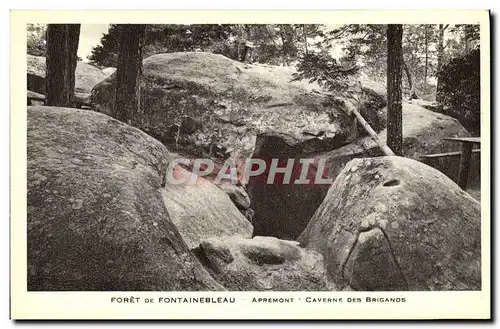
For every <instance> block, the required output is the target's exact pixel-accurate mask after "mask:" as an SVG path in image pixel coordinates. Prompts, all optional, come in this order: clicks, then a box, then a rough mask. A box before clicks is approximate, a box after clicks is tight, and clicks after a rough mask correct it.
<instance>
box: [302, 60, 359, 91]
mask: <svg viewBox="0 0 500 329" xmlns="http://www.w3.org/2000/svg"><path fill="white" fill-rule="evenodd" d="M357 71H358V67H356V66H352V67H343V66H342V65H340V64H339V62H338V61H337V60H336V59H335V58H333V57H332V56H331V55H330V54H329V53H327V52H324V51H323V52H320V53H308V54H307V55H305V56H304V57H303V58H302V60H301V61H300V63H299V65H298V66H297V73H294V78H293V81H296V80H302V79H307V80H309V82H317V83H318V84H319V85H320V86H322V87H324V88H325V89H327V90H329V91H331V92H338V91H347V90H348V88H349V87H350V81H349V79H348V78H349V77H350V76H351V75H352V74H355V73H356V72H357Z"/></svg>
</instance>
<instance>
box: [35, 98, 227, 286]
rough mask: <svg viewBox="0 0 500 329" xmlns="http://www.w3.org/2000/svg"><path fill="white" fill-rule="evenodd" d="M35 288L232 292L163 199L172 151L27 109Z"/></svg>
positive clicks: (83, 116) (91, 121) (58, 113)
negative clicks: (192, 246)
mask: <svg viewBox="0 0 500 329" xmlns="http://www.w3.org/2000/svg"><path fill="white" fill-rule="evenodd" d="M27 152H28V164H27V181H28V184H27V188H28V196H27V198H28V204H27V241H28V246H27V248H28V254H27V256H28V290H30V291H34V290H39V291H40V290H42V291H49V290H55V291H61V290H71V291H76V290H85V291H89V290H98V291H102V290H120V291H130V290H155V291H177V290H223V288H222V286H220V285H219V284H218V283H217V282H215V281H214V280H213V278H212V277H211V276H210V275H209V274H208V272H207V271H206V270H205V269H204V268H203V266H202V265H201V264H200V263H199V262H198V261H197V259H196V258H195V257H194V256H193V254H192V253H191V252H190V251H189V249H188V246H187V245H186V243H185V242H184V241H183V239H182V237H181V235H180V234H179V232H178V230H177V228H176V227H175V226H174V224H173V223H172V221H171V220H170V218H169V215H168V212H167V209H166V208H165V204H164V200H163V197H162V193H161V191H160V190H161V188H162V187H161V185H162V177H163V176H164V173H165V170H166V166H167V158H168V156H169V154H168V151H167V149H166V148H165V147H164V146H163V145H162V144H161V143H159V142H158V141H156V140H154V139H153V138H151V137H149V136H147V135H146V134H144V133H143V132H141V131H140V130H138V129H135V128H132V127H130V126H127V125H125V124H123V123H121V122H118V121H116V120H114V119H112V118H110V117H108V116H106V115H103V114H100V113H96V112H92V111H86V110H77V109H69V108H54V107H28V145H27Z"/></svg>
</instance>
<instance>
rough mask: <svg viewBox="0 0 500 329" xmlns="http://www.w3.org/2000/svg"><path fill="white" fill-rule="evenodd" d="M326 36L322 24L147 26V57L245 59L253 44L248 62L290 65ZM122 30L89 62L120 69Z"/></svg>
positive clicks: (114, 30)
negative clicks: (182, 54) (198, 54)
mask: <svg viewBox="0 0 500 329" xmlns="http://www.w3.org/2000/svg"><path fill="white" fill-rule="evenodd" d="M318 36H322V26H321V25H315V24H311V25H303V24H301V25H290V24H281V25H279V24H274V25H273V24H237V25H228V24H191V25H174V24H156V25H147V26H146V38H145V44H144V49H143V52H144V57H145V58H146V57H149V56H151V55H154V54H157V53H166V52H177V51H206V52H212V53H215V54H222V55H224V56H226V57H228V58H231V59H234V60H241V57H242V56H241V54H242V48H244V47H245V45H246V44H247V42H250V43H253V44H254V48H252V49H251V51H250V53H249V56H248V58H247V60H249V61H251V62H258V63H266V64H274V65H279V64H284V65H290V64H291V62H293V61H296V60H297V59H298V58H299V57H300V56H302V55H303V54H305V53H307V47H308V44H310V45H311V46H314V43H312V42H313V41H314V40H315V38H316V37H318ZM118 40H119V31H118V29H117V26H116V25H111V26H110V28H109V31H108V32H107V33H106V34H104V35H103V37H102V39H101V44H100V45H98V46H96V47H94V48H93V50H92V53H91V55H90V56H89V60H90V61H91V62H92V63H94V64H97V65H101V66H116V61H117V56H118V55H117V54H118V51H119V47H118Z"/></svg>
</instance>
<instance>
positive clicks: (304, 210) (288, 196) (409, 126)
mask: <svg viewBox="0 0 500 329" xmlns="http://www.w3.org/2000/svg"><path fill="white" fill-rule="evenodd" d="M458 136H469V133H468V132H467V130H465V128H464V127H463V126H462V125H461V124H460V123H459V122H458V120H456V119H454V118H451V117H448V116H446V115H443V114H439V113H435V112H431V111H429V110H426V109H424V108H423V107H420V106H418V105H416V104H411V103H408V102H405V103H404V104H403V152H404V155H405V156H406V157H409V158H412V159H416V160H418V159H420V157H421V156H422V155H424V154H431V153H443V152H451V151H459V150H460V145H458V144H457V143H452V142H448V141H444V140H443V139H444V138H447V137H458ZM379 137H380V139H381V140H382V141H384V142H385V141H386V139H387V130H386V129H384V130H382V131H381V132H380V134H379ZM379 155H383V154H382V153H381V151H380V149H379V148H378V146H377V144H376V143H375V142H374V141H373V140H372V139H371V138H370V137H360V138H358V139H356V140H355V141H353V142H351V143H349V144H347V145H344V146H341V147H339V148H336V149H334V150H331V151H328V152H319V153H301V154H300V153H299V154H298V153H294V152H293V151H290V150H289V149H287V147H286V145H285V144H284V143H283V141H282V140H281V139H278V138H269V137H266V138H262V139H261V141H260V142H259V143H258V147H257V149H256V151H255V154H254V157H256V158H263V159H267V160H266V162H267V163H268V164H269V163H270V159H272V158H279V159H281V160H282V161H283V162H284V163H285V164H286V161H287V160H288V159H290V158H292V159H295V163H296V166H295V168H294V171H293V172H294V175H293V176H292V181H294V180H295V179H296V178H298V176H299V175H300V173H301V171H302V166H301V165H300V163H299V160H300V159H307V158H310V159H314V162H313V163H312V164H311V165H310V166H309V170H308V172H309V176H310V177H311V178H312V179H314V177H315V175H316V172H317V171H318V170H321V168H318V163H319V160H320V159H325V160H326V162H325V164H326V165H325V168H324V170H322V177H324V178H328V179H332V180H333V179H335V178H336V177H337V175H338V174H339V173H340V171H341V170H342V169H343V168H344V166H345V165H346V164H347V163H348V162H349V161H351V160H352V159H354V158H363V157H371V156H379ZM477 160H478V154H476V155H475V160H474V162H473V166H472V170H471V176H474V177H475V178H474V179H471V181H474V182H477V181H478V180H479V178H478V177H479V166H478V165H474V164H477V163H478V161H477ZM283 166H284V165H283ZM437 167H438V168H439V169H440V170H442V171H443V172H445V173H446V174H447V175H448V176H449V177H452V178H455V177H456V175H457V174H458V173H457V169H458V157H454V158H445V159H443V160H441V164H440V166H437ZM312 179H311V181H312ZM329 186H330V184H314V183H311V184H306V185H297V184H279V181H278V183H277V184H276V183H275V184H272V185H270V184H266V176H265V173H264V175H263V176H262V177H258V178H255V179H253V180H250V184H249V186H248V193H249V195H250V199H251V200H252V208H253V209H254V210H255V218H254V220H253V225H254V233H255V235H273V236H276V237H278V238H281V239H292V240H293V239H296V238H297V236H298V235H299V234H300V233H301V232H302V231H303V230H304V228H305V227H306V225H307V223H308V222H309V220H310V218H311V217H312V215H313V214H314V212H315V211H316V209H317V208H318V207H319V205H320V204H321V202H322V201H323V199H324V198H325V195H326V193H327V191H328V188H329ZM290 214H293V216H290Z"/></svg>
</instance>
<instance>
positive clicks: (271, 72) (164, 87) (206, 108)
mask: <svg viewBox="0 0 500 329" xmlns="http://www.w3.org/2000/svg"><path fill="white" fill-rule="evenodd" d="M143 64H144V65H143V81H142V87H143V88H142V99H143V107H144V111H145V115H144V117H143V118H139V119H138V120H137V124H136V126H138V127H139V128H140V129H142V130H144V131H146V132H147V133H149V134H150V135H152V136H153V137H155V138H157V139H159V140H161V141H162V142H164V143H165V144H166V145H175V146H177V145H178V144H182V149H183V150H184V151H185V152H187V153H189V154H193V155H197V154H200V153H201V154H202V155H203V156H205V157H216V158H228V157H231V158H233V159H246V158H249V157H251V155H252V154H253V153H254V149H255V143H256V139H257V136H258V135H265V136H275V137H279V138H281V139H282V140H283V141H284V143H285V144H286V145H287V146H288V147H289V148H291V149H293V150H295V152H300V153H303V152H314V151H320V150H331V149H333V148H336V147H338V146H339V145H342V144H344V143H346V142H349V141H350V140H352V139H353V133H355V130H356V129H355V125H354V124H353V120H352V119H351V118H349V117H348V115H347V114H346V113H345V112H344V111H345V110H346V106H345V104H343V101H342V99H341V98H338V99H333V98H332V97H329V96H328V95H327V94H326V93H324V92H323V91H321V90H320V89H319V88H314V87H313V86H311V84H308V83H307V82H291V80H292V78H293V76H292V72H291V71H290V70H288V69H287V68H282V67H275V66H269V65H249V64H243V63H240V62H237V61H233V60H231V59H229V58H226V57H224V56H222V55H216V54H212V53H203V52H194V53H189V52H186V53H168V54H157V55H153V56H151V57H149V58H147V59H145V60H144V63H143ZM115 77H116V74H113V75H111V76H110V77H108V78H107V79H106V80H104V81H102V82H101V83H99V84H98V85H97V86H95V87H94V89H93V91H92V103H93V104H95V109H96V110H97V111H100V112H103V113H107V114H110V115H111V114H112V109H113V102H114V99H115V97H114V96H113V95H114V92H115V87H114V84H115ZM368 98H370V97H368ZM380 107H383V105H382V106H380Z"/></svg>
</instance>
